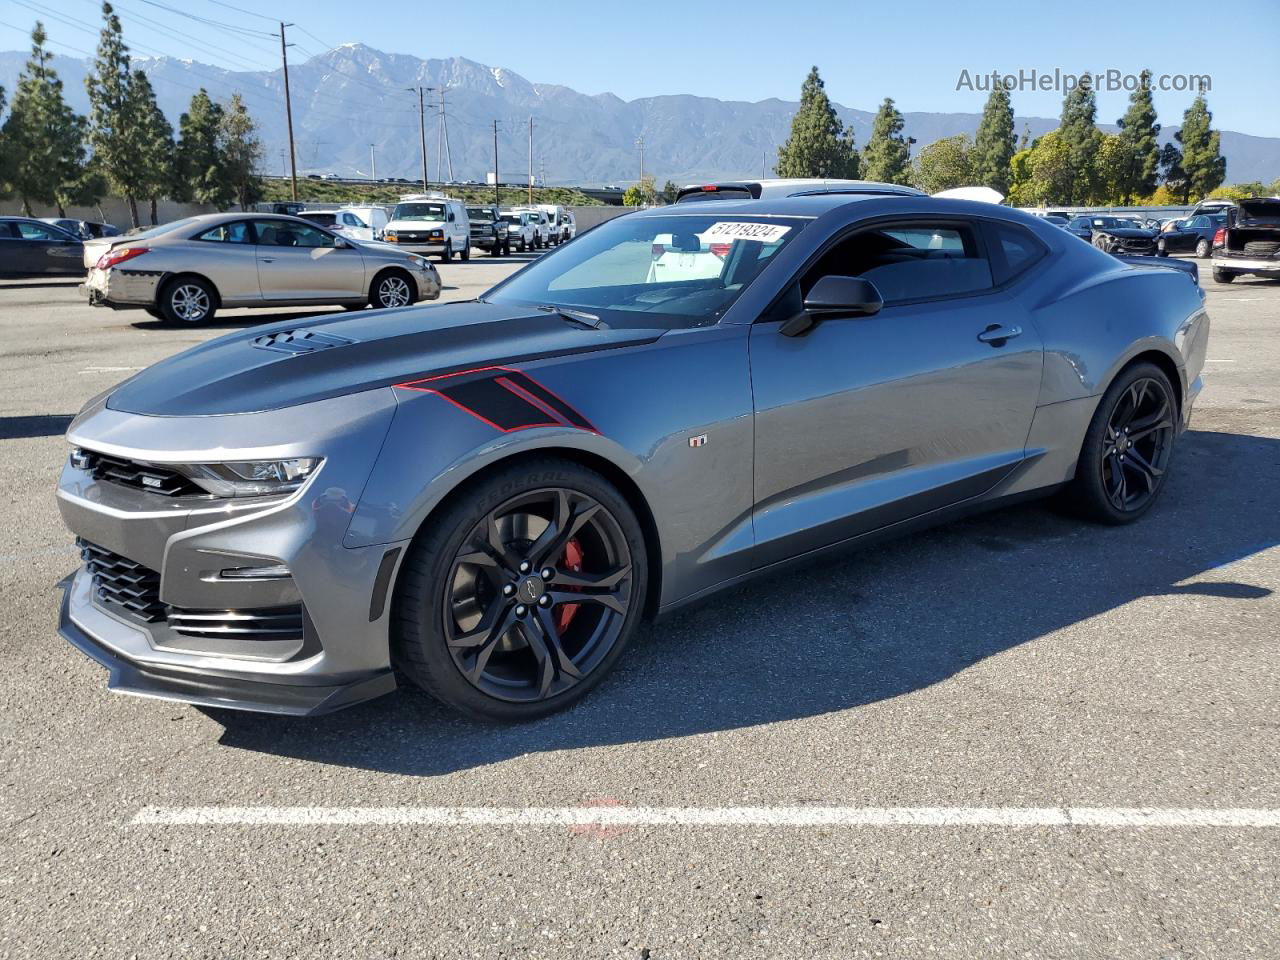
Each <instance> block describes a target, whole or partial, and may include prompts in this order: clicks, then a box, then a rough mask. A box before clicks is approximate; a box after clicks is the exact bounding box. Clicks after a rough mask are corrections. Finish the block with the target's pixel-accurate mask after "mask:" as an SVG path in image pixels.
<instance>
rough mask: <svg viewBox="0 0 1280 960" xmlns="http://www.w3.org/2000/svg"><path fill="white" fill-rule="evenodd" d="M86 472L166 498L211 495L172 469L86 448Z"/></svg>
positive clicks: (96, 477)
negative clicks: (87, 461) (87, 462)
mask: <svg viewBox="0 0 1280 960" xmlns="http://www.w3.org/2000/svg"><path fill="white" fill-rule="evenodd" d="M85 454H86V455H87V457H88V460H89V464H88V467H87V469H88V471H89V474H90V475H91V476H92V477H93V479H95V480H99V481H101V482H103V483H115V484H119V485H120V486H122V487H131V488H132V489H134V490H145V491H147V492H148V493H158V494H161V495H163V496H166V497H209V496H212V494H210V493H209V492H208V491H207V490H205V489H204V488H203V487H201V486H199V485H198V484H196V483H195V482H194V481H193V480H191V479H190V478H188V477H184V476H183V475H182V474H180V473H178V472H177V471H176V470H170V469H168V468H166V467H157V466H155V465H154V464H149V463H138V462H137V461H135V460H126V459H124V458H123V457H113V456H109V455H108V454H105V453H98V452H97V451H94V450H86V451H85Z"/></svg>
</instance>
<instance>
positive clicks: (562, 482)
mask: <svg viewBox="0 0 1280 960" xmlns="http://www.w3.org/2000/svg"><path fill="white" fill-rule="evenodd" d="M535 467H536V465H535ZM548 480H550V481H551V482H548ZM495 494H500V495H498V496H495ZM469 500H470V503H468V504H460V505H457V506H455V507H454V508H453V510H452V511H451V514H452V515H451V516H448V517H446V518H443V519H441V521H440V522H439V524H438V526H437V528H436V533H437V535H433V533H427V534H426V535H425V536H424V535H420V538H419V541H415V545H414V549H413V552H412V554H411V557H410V558H409V559H407V560H406V570H405V572H404V574H402V578H401V585H400V586H399V587H398V590H397V594H398V597H399V600H398V608H399V609H398V614H399V624H398V638H397V643H396V650H397V663H398V664H399V665H400V666H401V668H402V669H403V670H404V671H405V672H406V673H408V674H409V676H410V677H411V678H412V679H413V680H414V681H415V682H417V683H418V684H419V685H420V686H422V687H424V688H425V689H426V690H427V691H428V692H430V693H431V694H433V695H434V696H436V697H437V698H438V699H441V700H443V701H445V702H446V703H449V704H450V705H452V706H455V707H458V708H460V709H462V710H464V711H466V712H469V713H471V714H472V715H475V716H480V717H483V718H485V719H495V720H526V719H533V718H534V717H538V716H542V715H544V714H547V713H550V712H553V711H554V710H558V709H561V708H562V707H564V706H567V705H568V704H569V703H572V702H573V701H575V700H577V699H578V698H579V697H580V696H583V695H584V694H585V693H586V692H587V691H588V690H589V689H590V688H591V687H593V686H594V685H595V684H596V683H597V682H599V680H600V679H602V677H603V676H604V674H605V673H606V672H607V671H608V669H609V668H610V667H611V666H612V664H613V663H614V662H615V661H616V659H617V657H618V656H619V655H621V652H622V649H623V647H624V646H625V644H626V641H627V639H628V637H629V635H630V633H631V632H632V630H633V629H634V626H635V624H636V622H637V620H638V619H639V616H640V614H641V609H642V606H643V603H644V593H645V581H646V573H645V569H646V568H645V555H644V554H645V551H644V541H643V535H642V533H641V531H640V528H639V525H638V523H637V522H636V520H635V517H634V514H633V513H632V511H631V509H630V508H629V506H628V505H627V503H626V501H625V500H624V499H623V498H622V497H621V496H620V495H619V494H618V493H617V491H616V490H614V489H613V487H611V486H610V485H609V484H608V483H607V482H606V481H605V480H604V479H603V478H602V477H600V476H599V475H598V474H596V473H594V472H593V471H590V470H588V469H586V468H585V467H580V466H578V465H576V464H572V463H567V462H566V463H560V462H557V461H550V468H549V469H548V468H547V466H546V465H545V464H544V465H542V468H541V469H536V468H535V469H530V467H529V466H527V465H526V466H524V467H523V468H522V467H520V466H516V467H515V468H513V469H512V470H511V471H507V472H506V473H505V474H504V473H499V474H498V475H496V477H491V478H490V480H489V481H488V482H487V483H484V484H483V485H482V489H481V490H479V491H478V492H477V493H476V494H474V495H473V496H472V497H470V498H469ZM477 500H478V501H480V503H479V506H480V507H481V509H482V512H477V509H476V507H477V503H476V501H477ZM459 521H460V522H459ZM454 523H457V526H456V527H453V528H452V529H449V530H448V531H447V535H438V534H442V533H443V531H444V528H446V527H449V526H450V525H451V524H454Z"/></svg>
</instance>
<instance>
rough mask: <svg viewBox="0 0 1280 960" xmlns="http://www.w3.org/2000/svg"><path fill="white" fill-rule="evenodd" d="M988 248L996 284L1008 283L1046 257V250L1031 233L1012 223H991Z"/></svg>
mask: <svg viewBox="0 0 1280 960" xmlns="http://www.w3.org/2000/svg"><path fill="white" fill-rule="evenodd" d="M987 231H988V233H987V247H988V249H989V250H990V253H991V272H992V274H993V275H994V276H993V279H994V280H995V282H996V284H997V285H999V284H1002V283H1006V282H1008V281H1009V280H1012V279H1013V278H1014V277H1016V276H1017V275H1018V274H1020V273H1022V272H1023V271H1024V270H1026V269H1028V268H1029V267H1030V266H1031V265H1032V264H1034V263H1036V262H1037V261H1038V260H1040V258H1041V257H1043V256H1044V255H1045V248H1044V246H1043V245H1041V243H1040V241H1039V240H1037V239H1036V238H1035V237H1034V236H1032V235H1031V232H1030V231H1028V230H1025V229H1023V228H1022V227H1019V226H1015V225H1014V224H1011V223H989V224H988V226H987Z"/></svg>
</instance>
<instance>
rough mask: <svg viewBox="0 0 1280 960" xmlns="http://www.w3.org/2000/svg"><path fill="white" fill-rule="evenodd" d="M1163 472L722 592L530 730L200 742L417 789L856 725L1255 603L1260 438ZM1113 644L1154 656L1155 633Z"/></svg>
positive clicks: (322, 724) (380, 731) (412, 702)
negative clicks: (1063, 642)
mask: <svg viewBox="0 0 1280 960" xmlns="http://www.w3.org/2000/svg"><path fill="white" fill-rule="evenodd" d="M1174 466H1175V470H1174V472H1173V474H1172V475H1171V477H1170V482H1169V484H1168V487H1167V488H1166V490H1165V491H1164V495H1163V497H1162V500H1161V501H1160V502H1159V503H1157V505H1156V507H1155V508H1154V509H1153V511H1152V512H1151V513H1150V514H1149V515H1148V516H1147V517H1146V518H1144V519H1143V520H1141V521H1140V522H1138V523H1136V524H1134V525H1131V526H1127V527H1103V526H1096V525H1090V524H1085V523H1081V522H1079V521H1077V520H1074V519H1073V518H1071V517H1069V516H1067V515H1064V514H1061V513H1059V512H1057V511H1055V510H1053V509H1051V508H1050V507H1049V506H1047V505H1045V504H1042V503H1031V504H1025V505H1021V506H1017V507H1012V508H1009V509H1005V510H1001V511H996V512H991V513H987V514H983V515H980V516H977V517H973V518H970V519H967V520H963V521H959V522H956V523H952V524H949V525H946V526H943V527H939V528H936V529H934V530H931V531H929V532H926V533H923V534H919V535H915V536H912V537H908V538H905V539H902V540H898V541H894V542H891V543H887V544H880V545H877V546H876V547H875V548H874V549H870V550H865V551H862V552H860V553H853V554H851V555H846V556H844V557H841V558H838V559H835V560H828V561H826V562H824V563H821V564H814V565H811V566H808V567H806V568H802V569H798V570H796V571H794V572H791V573H788V574H785V575H778V576H773V577H766V578H762V579H758V580H756V581H754V582H752V583H750V584H748V585H746V586H742V587H739V588H736V589H733V590H731V591H728V592H726V593H723V594H721V595H719V596H717V597H716V598H714V599H712V600H710V601H707V602H705V603H703V604H702V605H700V606H698V607H696V608H693V609H689V610H687V611H684V612H681V613H677V614H675V615H673V616H672V617H670V618H668V619H666V620H664V621H661V622H659V623H657V624H655V625H651V626H647V627H646V628H644V629H643V630H642V631H641V632H640V634H639V635H638V636H637V637H636V638H635V640H634V641H633V644H632V647H631V648H630V649H629V650H628V651H627V654H626V656H624V657H623V658H622V661H621V662H620V663H619V666H618V669H617V670H616V671H615V673H614V675H613V676H612V677H611V678H609V679H608V680H607V681H606V682H605V683H603V684H602V685H601V686H600V687H598V688H597V689H596V690H595V691H593V693H592V694H591V695H590V696H588V697H587V698H586V699H585V700H584V701H582V702H581V703H579V704H578V705H576V706H575V707H573V708H572V709H570V710H568V711H566V712H564V713H561V714H558V715H555V716H552V717H548V718H546V719H543V720H539V721H536V722H534V723H529V724H524V725H520V726H505V727H504V726H494V725H489V724H484V723H479V722H474V721H471V720H467V719H463V718H460V717H459V716H457V715H455V714H453V713H452V712H450V711H449V710H447V709H446V708H444V707H442V706H440V705H439V704H437V703H436V702H435V701H433V700H431V699H430V698H429V697H428V696H426V695H425V694H422V693H420V692H418V691H416V690H414V689H409V688H403V686H402V689H401V690H400V691H398V692H397V693H394V694H392V695H389V696H387V697H383V698H381V699H380V700H376V701H373V702H371V703H368V704H364V705H361V706H358V707H355V708H353V709H351V710H347V711H344V712H341V713H336V714H331V715H329V716H324V717H316V718H309V719H307V718H284V719H282V718H280V717H266V716H260V715H254V714H240V713H231V712H226V711H219V712H217V713H216V714H215V715H216V718H217V719H218V721H219V722H221V723H223V724H224V725H225V729H224V731H223V733H222V735H221V740H220V742H221V743H222V744H223V745H225V746H229V747H234V748H238V749H242V750H252V751H257V752H262V753H268V754H276V755H280V756H286V757H292V758H297V759H303V760H310V761H316V762H320V763H326V764H335V765H339V766H347V767H354V768H362V769H369V770H377V771H384V772H393V773H398V774H405V775H412V776H431V775H438V774H445V773H450V772H453V771H458V770H464V769H468V768H473V767H477V766H483V765H486V764H492V763H497V762H501V761H503V760H506V759H510V758H513V757H517V756H520V755H523V754H528V753H530V752H539V751H552V750H571V749H575V748H579V747H591V746H599V745H607V744H623V743H630V742H638V741H650V740H659V739H665V738H671V737H682V736H688V735H692V734H701V733H707V732H711V731H718V730H731V729H736V728H742V727H749V726H754V725H759V724H769V723H775V722H779V721H786V720H791V719H795V718H800V717H811V716H816V715H820V714H826V713H831V712H833V711H844V710H851V709H856V708H857V707H859V706H862V705H864V704H869V703H873V702H876V701H881V700H886V699H889V698H893V697H899V696H903V695H909V694H911V693H913V692H915V691H918V690H922V689H924V688H927V687H929V686H931V685H933V684H937V683H940V682H942V681H945V680H946V679H947V678H949V677H951V676H953V675H955V674H957V673H959V672H960V671H963V670H965V669H967V668H968V667H970V666H972V665H974V664H976V663H979V662H981V661H982V660H984V659H986V658H987V657H990V656H993V655H995V654H998V653H1001V652H1002V651H1005V650H1009V649H1011V648H1014V647H1017V646H1019V645H1020V644H1024V643H1027V642H1029V641H1034V640H1037V639H1039V638H1042V637H1044V636H1045V635H1047V634H1050V633H1052V632H1054V631H1058V630H1062V629H1063V628H1066V627H1070V626H1071V625H1073V624H1078V623H1081V622H1082V621H1085V620H1087V619H1089V618H1091V617H1096V616H1098V615H1099V614H1103V613H1106V612H1107V611H1110V610H1114V609H1116V608H1117V607H1120V606H1122V605H1124V604H1126V603H1129V602H1131V601H1134V600H1138V599H1140V598H1143V597H1151V596H1178V595H1188V594H1190V595H1194V596H1205V597H1218V598H1230V599H1233V600H1239V601H1241V602H1242V603H1247V602H1249V601H1251V600H1256V599H1259V598H1262V597H1266V596H1268V595H1270V593H1271V590H1270V589H1269V588H1267V587H1264V586H1261V585H1257V584H1252V583H1247V582H1240V581H1237V580H1235V579H1233V578H1232V576H1231V574H1230V573H1227V572H1225V571H1224V572H1223V573H1222V574H1218V573H1216V572H1215V571H1216V570H1218V569H1219V568H1222V567H1224V566H1226V565H1228V564H1230V563H1232V562H1234V561H1236V560H1239V559H1242V558H1246V557H1249V556H1251V555H1253V554H1255V553H1258V552H1261V551H1263V550H1265V549H1267V548H1269V547H1271V546H1273V545H1275V544H1277V543H1280V511H1277V510H1276V500H1275V493H1274V491H1275V490H1276V489H1277V488H1278V487H1280V440H1274V439H1268V438H1264V437H1256V436H1248V435H1242V434H1230V433H1210V432H1203V431H1191V432H1189V433H1188V434H1186V435H1185V436H1184V437H1183V438H1182V441H1181V442H1180V443H1179V448H1178V450H1177V453H1176V459H1175V463H1174ZM1048 642H1053V641H1048ZM1117 642H1124V643H1128V644H1132V645H1134V647H1135V649H1134V653H1133V655H1134V656H1135V657H1142V658H1149V657H1159V656H1160V655H1161V649H1160V637H1159V636H1151V637H1144V638H1140V639H1138V638H1135V637H1133V636H1132V635H1128V636H1125V637H1123V638H1118V640H1117Z"/></svg>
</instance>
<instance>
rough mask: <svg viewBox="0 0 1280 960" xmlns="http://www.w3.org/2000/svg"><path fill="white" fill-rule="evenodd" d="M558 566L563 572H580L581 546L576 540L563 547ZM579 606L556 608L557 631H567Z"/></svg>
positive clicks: (573, 604) (565, 604)
mask: <svg viewBox="0 0 1280 960" xmlns="http://www.w3.org/2000/svg"><path fill="white" fill-rule="evenodd" d="M560 565H561V566H562V567H563V568H564V569H565V570H570V571H572V572H573V573H581V572H582V545H581V544H579V543H578V541H577V539H576V538H575V539H573V540H570V541H569V542H568V543H567V544H566V545H565V548H564V559H563V560H561V562H560ZM579 606H581V604H577V603H562V604H560V606H558V607H556V629H557V630H559V631H560V632H561V633H564V632H565V631H566V630H568V629H569V624H570V623H572V622H573V618H574V616H576V615H577V613H578V607H579Z"/></svg>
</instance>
